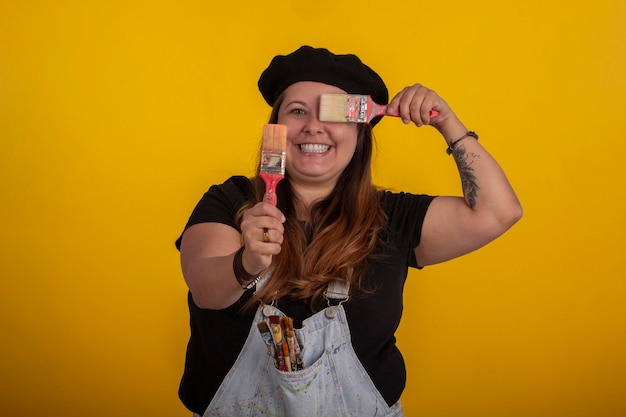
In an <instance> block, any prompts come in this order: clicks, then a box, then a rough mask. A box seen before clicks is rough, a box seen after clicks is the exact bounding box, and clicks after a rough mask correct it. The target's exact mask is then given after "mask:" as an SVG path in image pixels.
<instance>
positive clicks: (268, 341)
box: [257, 321, 278, 366]
mask: <svg viewBox="0 0 626 417" xmlns="http://www.w3.org/2000/svg"><path fill="white" fill-rule="evenodd" d="M257 327H258V328H259V332H261V336H262V337H263V342H265V346H267V354H268V355H270V356H271V357H272V359H274V366H278V364H277V363H276V360H277V358H276V347H275V346H274V339H273V338H272V332H271V331H270V328H269V327H268V326H267V323H266V322H264V321H260V322H258V323H257Z"/></svg>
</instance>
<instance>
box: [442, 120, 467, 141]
mask: <svg viewBox="0 0 626 417" xmlns="http://www.w3.org/2000/svg"><path fill="white" fill-rule="evenodd" d="M435 127H436V129H437V130H438V131H439V133H440V134H441V136H443V139H444V140H445V141H446V144H447V145H450V143H452V142H453V141H454V140H455V139H458V138H460V137H461V136H463V135H464V134H465V133H467V131H468V129H467V128H466V127H465V125H464V124H463V123H462V122H461V121H460V120H459V119H458V118H457V117H456V116H453V117H449V118H447V119H446V120H445V121H443V123H440V124H437V125H436V126H435Z"/></svg>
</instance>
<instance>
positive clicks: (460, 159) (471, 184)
mask: <svg viewBox="0 0 626 417" xmlns="http://www.w3.org/2000/svg"><path fill="white" fill-rule="evenodd" d="M453 155H454V160H455V161H456V165H457V167H458V168H459V174H461V186H462V187H463V195H464V196H465V201H466V202H467V204H468V205H469V206H470V207H471V208H474V207H475V206H476V194H477V193H478V190H480V187H479V186H478V184H477V181H476V180H477V178H476V175H475V174H474V168H472V163H473V161H472V160H473V159H477V158H480V155H476V154H475V153H471V154H467V152H466V151H465V147H464V146H459V147H457V148H456V149H455V150H454V152H453ZM470 157H471V158H472V160H470Z"/></svg>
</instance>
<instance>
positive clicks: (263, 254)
mask: <svg viewBox="0 0 626 417" xmlns="http://www.w3.org/2000/svg"><path fill="white" fill-rule="evenodd" d="M284 222H285V216H284V215H283V213H282V212H281V211H280V210H279V209H278V208H276V207H274V206H273V205H271V204H268V203H265V202H260V203H257V204H256V205H254V206H253V207H252V208H250V209H248V210H247V211H246V212H245V213H244V214H243V217H242V220H241V237H242V239H243V245H244V246H245V248H246V249H245V250H244V251H243V255H242V262H243V267H244V268H245V270H246V271H247V272H248V273H250V274H258V273H260V272H262V271H263V270H265V269H267V268H268V267H269V266H270V265H271V263H272V256H274V255H277V254H279V253H280V250H281V245H282V243H283V233H284V232H285V229H284V227H283V223H284Z"/></svg>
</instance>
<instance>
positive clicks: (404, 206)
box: [379, 190, 435, 217]
mask: <svg viewBox="0 0 626 417" xmlns="http://www.w3.org/2000/svg"><path fill="white" fill-rule="evenodd" d="M379 198H380V204H381V207H382V208H383V210H384V211H385V213H386V214H387V216H390V217H392V216H395V215H403V214H409V213H426V210H427V209H428V206H429V205H430V203H431V202H432V201H433V199H434V198H435V196H432V195H428V194H413V193H407V192H394V191H389V190H381V191H379Z"/></svg>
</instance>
